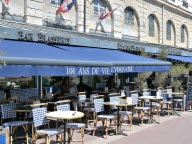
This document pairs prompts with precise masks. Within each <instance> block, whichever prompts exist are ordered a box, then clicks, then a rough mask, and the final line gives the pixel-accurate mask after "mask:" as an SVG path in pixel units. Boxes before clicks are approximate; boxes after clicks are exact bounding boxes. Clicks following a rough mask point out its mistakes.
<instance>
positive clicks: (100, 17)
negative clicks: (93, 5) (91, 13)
mask: <svg viewBox="0 0 192 144" xmlns="http://www.w3.org/2000/svg"><path fill="white" fill-rule="evenodd" d="M115 10H117V8H115V9H113V10H111V11H110V12H108V13H107V14H106V15H104V13H103V12H102V13H101V14H100V16H99V20H100V21H102V20H104V19H105V18H107V17H109V16H110V15H111V14H112V13H113V12H114V11H115Z"/></svg>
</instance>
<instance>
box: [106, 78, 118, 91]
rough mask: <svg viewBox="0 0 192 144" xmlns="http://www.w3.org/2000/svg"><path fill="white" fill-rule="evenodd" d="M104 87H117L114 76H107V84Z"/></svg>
mask: <svg viewBox="0 0 192 144" xmlns="http://www.w3.org/2000/svg"><path fill="white" fill-rule="evenodd" d="M106 87H108V90H113V89H117V84H116V83H115V78H114V76H110V77H109V79H108V81H107V84H106Z"/></svg>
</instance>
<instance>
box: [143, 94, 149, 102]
mask: <svg viewBox="0 0 192 144" xmlns="http://www.w3.org/2000/svg"><path fill="white" fill-rule="evenodd" d="M150 95H151V94H150V92H148V91H144V92H143V96H150ZM148 102H149V100H148V99H146V100H145V103H148Z"/></svg>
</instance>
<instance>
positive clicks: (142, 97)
mask: <svg viewBox="0 0 192 144" xmlns="http://www.w3.org/2000/svg"><path fill="white" fill-rule="evenodd" d="M139 99H141V100H149V101H150V111H151V114H150V122H156V121H155V120H154V119H153V117H152V116H153V113H152V108H153V105H152V101H157V102H158V101H159V100H162V99H163V97H161V96H158V97H157V96H140V97H139ZM156 123H158V122H156Z"/></svg>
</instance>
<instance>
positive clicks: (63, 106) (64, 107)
mask: <svg viewBox="0 0 192 144" xmlns="http://www.w3.org/2000/svg"><path fill="white" fill-rule="evenodd" d="M56 108H57V111H70V103H63V104H60V105H57V106H56Z"/></svg>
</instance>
